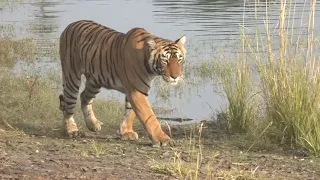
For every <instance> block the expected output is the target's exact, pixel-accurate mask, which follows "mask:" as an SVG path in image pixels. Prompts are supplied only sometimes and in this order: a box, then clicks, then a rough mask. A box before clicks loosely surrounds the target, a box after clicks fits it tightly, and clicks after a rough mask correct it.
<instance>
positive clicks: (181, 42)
mask: <svg viewBox="0 0 320 180" xmlns="http://www.w3.org/2000/svg"><path fill="white" fill-rule="evenodd" d="M186 40H187V38H186V36H185V35H183V36H182V37H181V38H180V39H177V40H176V41H175V43H177V44H178V45H180V46H183V45H184V43H185V42H186Z"/></svg>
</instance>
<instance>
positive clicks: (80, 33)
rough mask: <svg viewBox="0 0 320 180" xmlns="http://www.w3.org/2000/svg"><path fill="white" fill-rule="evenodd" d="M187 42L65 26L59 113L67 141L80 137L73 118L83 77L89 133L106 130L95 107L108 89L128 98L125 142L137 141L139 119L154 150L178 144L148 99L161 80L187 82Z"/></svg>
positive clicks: (88, 23) (83, 23)
mask: <svg viewBox="0 0 320 180" xmlns="http://www.w3.org/2000/svg"><path fill="white" fill-rule="evenodd" d="M185 42H186V36H185V35H182V36H181V37H180V38H179V39H177V40H175V41H171V40H168V39H164V38H161V37H158V36H156V35H154V34H151V33H150V32H148V31H146V30H145V29H144V28H139V27H134V28H132V29H130V30H129V31H128V32H127V33H122V32H119V31H116V30H114V29H112V28H109V27H106V26H104V25H101V24H99V23H97V22H95V21H92V20H79V21H75V22H72V23H70V24H69V25H68V26H66V28H65V29H64V30H63V32H62V33H61V35H60V45H59V54H60V62H61V70H62V86H63V90H62V91H63V92H62V93H61V94H60V95H59V100H60V107H59V108H60V110H61V111H62V112H63V120H64V123H65V126H64V127H65V128H66V132H67V134H68V136H69V137H71V138H73V137H76V136H78V127H77V124H76V122H75V120H74V117H73V116H74V113H75V107H76V103H77V97H78V95H79V87H80V84H81V76H85V79H86V81H85V87H84V89H83V91H82V92H81V93H80V101H81V110H82V114H83V117H84V120H85V124H86V127H87V128H88V129H89V130H90V131H93V132H96V131H100V130H101V125H103V123H102V122H101V121H99V120H98V119H97V118H96V117H95V115H94V112H93V106H92V103H93V99H94V98H96V95H97V94H98V93H99V92H100V91H101V89H102V88H105V89H109V90H116V91H119V92H121V93H122V94H124V95H125V112H124V119H123V121H122V123H120V129H119V132H120V137H121V140H124V141H134V140H137V139H138V134H137V133H136V132H135V131H134V130H133V128H132V125H133V120H134V119H135V118H136V116H137V117H138V119H139V121H140V123H141V124H142V125H143V128H144V130H145V131H146V133H147V136H148V137H149V139H150V140H151V141H152V144H153V146H158V147H159V146H166V145H168V144H169V145H174V144H175V142H174V141H173V140H172V137H169V136H168V135H167V134H166V133H165V132H164V131H163V130H162V128H161V125H160V123H159V121H158V119H157V118H156V116H155V114H154V112H153V110H152V108H151V106H150V103H149V101H148V95H149V92H150V88H151V83H152V82H153V80H154V79H155V78H156V77H157V76H160V77H162V78H161V79H163V80H164V81H165V82H167V83H168V84H170V85H172V86H174V85H176V84H177V83H178V82H179V81H181V80H182V79H183V76H182V66H183V64H184V62H185V57H186V49H185V47H184V44H185Z"/></svg>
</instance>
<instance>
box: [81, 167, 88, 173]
mask: <svg viewBox="0 0 320 180" xmlns="http://www.w3.org/2000/svg"><path fill="white" fill-rule="evenodd" d="M81 170H82V171H84V172H87V171H88V170H89V169H88V168H87V167H81Z"/></svg>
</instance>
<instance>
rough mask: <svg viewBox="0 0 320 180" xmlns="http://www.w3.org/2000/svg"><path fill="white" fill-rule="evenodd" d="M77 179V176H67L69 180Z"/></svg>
mask: <svg viewBox="0 0 320 180" xmlns="http://www.w3.org/2000/svg"><path fill="white" fill-rule="evenodd" d="M75 178H76V176H75V175H74V174H72V173H71V174H69V175H68V176H67V179H75Z"/></svg>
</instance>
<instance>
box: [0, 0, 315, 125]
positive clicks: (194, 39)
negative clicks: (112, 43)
mask: <svg viewBox="0 0 320 180" xmlns="http://www.w3.org/2000/svg"><path fill="white" fill-rule="evenodd" d="M291 7H292V8H294V12H295V13H294V14H291V15H292V17H294V18H293V21H292V22H294V23H292V24H290V26H292V27H294V28H295V29H298V30H300V31H297V32H300V34H302V35H303V34H305V33H306V29H305V27H306V26H307V22H308V21H307V18H308V13H309V1H303V0H297V1H295V3H294V5H292V6H291ZM279 8H280V5H279V2H278V1H270V2H268V3H266V2H264V1H259V2H257V3H255V1H254V0H247V1H245V2H244V1H243V0H183V1H171V0H153V1H151V0H144V1H142V0H68V1H66V0H36V1H28V0H24V1H23V3H22V4H18V5H16V6H15V8H14V9H13V10H10V9H2V10H1V11H0V20H1V24H11V23H13V24H15V25H17V26H19V27H20V28H19V30H18V37H27V36H32V37H34V38H35V39H36V42H37V46H38V49H39V50H40V54H39V59H38V63H37V64H36V65H35V66H37V67H38V69H39V70H40V71H41V72H46V71H47V69H56V70H57V71H59V72H60V64H59V59H58V58H57V57H52V56H49V55H48V54H49V53H48V52H50V51H51V50H52V46H51V45H50V44H52V42H54V41H55V40H57V39H58V38H59V36H60V34H61V32H62V31H63V29H64V28H65V27H66V26H67V25H68V24H69V23H71V22H73V21H77V20H80V19H90V20H94V21H97V22H98V23H101V24H104V25H106V26H109V27H112V28H113V29H116V30H118V31H121V32H127V31H128V30H130V29H131V28H132V27H143V28H145V29H146V30H148V31H149V32H151V33H154V34H156V35H158V36H160V37H164V38H167V39H172V40H175V39H177V38H179V37H181V36H182V35H186V36H187V45H186V48H187V51H188V54H187V61H188V64H190V65H191V66H193V65H197V64H199V63H201V62H203V61H208V60H212V59H213V58H214V57H215V58H218V57H220V51H221V50H224V52H225V53H226V55H227V56H230V57H232V56H233V55H234V54H235V53H238V52H239V39H240V27H241V26H240V25H244V27H245V28H244V29H245V32H246V33H247V34H252V35H254V33H255V32H256V27H258V29H259V30H260V31H261V32H260V34H261V35H262V36H263V35H264V33H265V25H264V20H265V12H266V9H268V12H269V19H270V27H271V29H272V33H273V35H274V36H275V37H276V36H277V31H275V29H277V28H278V26H277V24H278V19H279ZM319 11H320V3H317V6H316V20H315V22H316V24H315V26H316V27H315V30H316V31H315V37H319V35H320V31H319V29H320V23H317V22H319V21H320V13H319ZM275 47H276V46H275ZM21 68H23V65H21V64H17V66H16V70H18V71H19V70H21ZM192 81H194V77H190V78H188V79H186V86H184V88H183V89H182V90H181V88H180V89H179V90H178V93H172V92H173V90H177V88H173V87H171V88H169V90H170V92H171V93H170V95H169V100H165V99H163V98H160V97H159V96H157V95H156V94H157V93H155V91H156V90H155V89H156V88H153V89H152V94H151V95H150V97H149V99H150V102H151V103H152V105H153V106H158V107H159V106H160V107H165V108H172V109H174V111H173V112H172V113H171V114H169V115H168V116H175V117H176V116H179V117H188V118H193V119H206V118H209V117H210V116H211V114H212V113H215V111H217V110H221V109H224V108H225V107H226V101H225V99H223V98H222V97H220V96H219V95H218V94H216V93H214V87H213V86H212V83H211V81H204V82H203V84H202V85H199V86H197V87H195V86H193V85H191V84H192ZM188 83H189V84H190V85H188ZM160 88H161V87H160ZM178 88H179V87H178ZM98 97H99V98H104V99H108V98H110V97H115V98H119V99H120V100H123V99H124V96H123V95H122V94H120V93H118V92H116V91H102V93H101V94H100V95H99V96H98Z"/></svg>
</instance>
